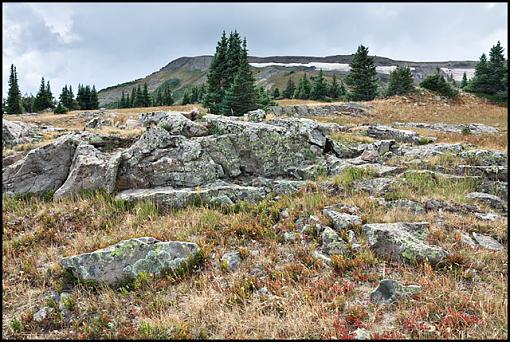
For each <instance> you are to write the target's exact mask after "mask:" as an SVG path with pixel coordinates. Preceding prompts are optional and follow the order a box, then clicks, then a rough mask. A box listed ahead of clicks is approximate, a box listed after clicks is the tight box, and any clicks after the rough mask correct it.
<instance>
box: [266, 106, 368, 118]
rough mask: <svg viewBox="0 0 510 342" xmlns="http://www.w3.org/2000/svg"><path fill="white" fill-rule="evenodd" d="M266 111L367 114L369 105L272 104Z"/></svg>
mask: <svg viewBox="0 0 510 342" xmlns="http://www.w3.org/2000/svg"><path fill="white" fill-rule="evenodd" d="M268 112H269V113H272V114H274V115H275V116H291V117H306V116H330V115H351V116H369V115H370V111H369V107H368V106H366V105H363V104H359V103H341V104H331V105H320V106H318V105H311V106H308V105H296V106H272V107H269V108H268Z"/></svg>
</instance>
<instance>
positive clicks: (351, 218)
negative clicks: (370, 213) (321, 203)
mask: <svg viewBox="0 0 510 342" xmlns="http://www.w3.org/2000/svg"><path fill="white" fill-rule="evenodd" d="M322 213H323V214H324V215H326V216H327V217H329V218H330V219H331V221H332V222H333V227H335V229H336V230H337V231H340V230H342V229H347V228H350V227H352V226H355V225H361V223H362V222H361V219H360V217H359V216H357V215H351V214H347V213H341V212H338V211H335V210H332V209H329V208H324V210H323V211H322Z"/></svg>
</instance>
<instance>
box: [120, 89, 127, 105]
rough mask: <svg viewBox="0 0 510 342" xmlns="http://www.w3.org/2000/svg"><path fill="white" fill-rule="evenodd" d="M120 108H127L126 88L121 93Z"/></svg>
mask: <svg viewBox="0 0 510 342" xmlns="http://www.w3.org/2000/svg"><path fill="white" fill-rule="evenodd" d="M119 108H126V95H124V90H123V91H122V94H121V95H120V101H119Z"/></svg>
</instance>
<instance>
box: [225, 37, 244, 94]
mask: <svg viewBox="0 0 510 342" xmlns="http://www.w3.org/2000/svg"><path fill="white" fill-rule="evenodd" d="M242 53H243V52H242V46H241V37H240V36H239V33H237V31H234V33H230V37H229V39H228V49H227V67H226V70H225V89H228V88H230V86H231V85H232V83H233V82H234V77H235V75H236V74H237V72H238V71H239V68H240V66H241V63H242V58H243V57H242Z"/></svg>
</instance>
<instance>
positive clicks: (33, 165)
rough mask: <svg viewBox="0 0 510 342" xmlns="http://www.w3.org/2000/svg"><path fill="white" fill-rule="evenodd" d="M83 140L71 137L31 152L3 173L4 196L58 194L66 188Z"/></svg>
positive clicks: (78, 137)
mask: <svg viewBox="0 0 510 342" xmlns="http://www.w3.org/2000/svg"><path fill="white" fill-rule="evenodd" d="M81 138H82V136H81V135H75V134H68V135H65V136H62V137H60V138H58V139H57V140H56V141H55V142H52V143H50V144H47V145H45V146H42V147H39V148H36V149H33V150H31V151H29V152H28V153H27V154H26V155H25V156H24V157H23V159H21V160H19V161H17V162H16V163H14V164H12V165H9V166H7V167H5V168H4V169H3V170H2V192H7V191H9V192H13V193H28V192H32V193H37V192H45V191H55V190H57V189H58V188H60V187H61V186H62V184H64V182H65V180H66V179H67V175H68V173H69V168H70V166H71V163H72V160H73V156H74V152H75V150H76V146H77V145H78V144H79V143H80V141H82V140H81Z"/></svg>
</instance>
